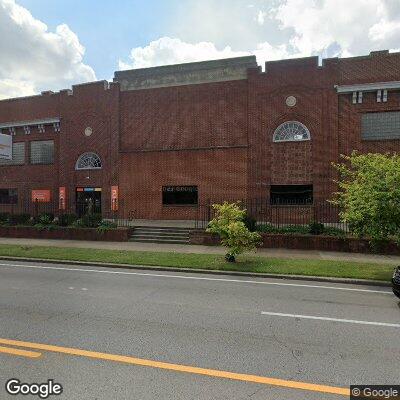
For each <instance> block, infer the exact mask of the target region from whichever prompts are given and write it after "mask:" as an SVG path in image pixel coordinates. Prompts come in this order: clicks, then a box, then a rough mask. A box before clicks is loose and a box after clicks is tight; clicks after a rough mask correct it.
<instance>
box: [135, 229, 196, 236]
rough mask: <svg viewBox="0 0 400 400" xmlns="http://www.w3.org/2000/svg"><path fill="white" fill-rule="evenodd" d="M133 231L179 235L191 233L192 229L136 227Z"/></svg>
mask: <svg viewBox="0 0 400 400" xmlns="http://www.w3.org/2000/svg"><path fill="white" fill-rule="evenodd" d="M133 232H140V233H154V234H156V235H157V234H163V233H167V234H169V233H175V234H177V235H189V233H190V231H183V230H174V229H142V228H135V229H134V230H133Z"/></svg>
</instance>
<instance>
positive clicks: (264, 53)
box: [119, 37, 293, 69]
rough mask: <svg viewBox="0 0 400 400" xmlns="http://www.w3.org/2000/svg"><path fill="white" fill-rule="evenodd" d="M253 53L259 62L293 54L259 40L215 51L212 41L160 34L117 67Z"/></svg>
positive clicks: (281, 46) (133, 51)
mask: <svg viewBox="0 0 400 400" xmlns="http://www.w3.org/2000/svg"><path fill="white" fill-rule="evenodd" d="M252 54H253V55H255V56H256V57H257V60H258V62H259V64H260V65H263V64H264V63H265V61H266V60H270V61H271V60H280V59H283V58H289V57H293V53H290V52H289V51H288V49H287V47H286V46H285V45H280V46H272V45H271V44H269V43H268V42H264V43H259V44H258V45H257V46H256V48H255V49H254V50H251V51H234V50H232V49H231V48H230V47H229V46H227V47H225V48H223V49H221V50H218V49H217V48H216V46H215V45H214V44H213V43H210V42H199V43H194V44H193V43H187V42H183V41H182V40H180V39H176V38H170V37H163V38H160V39H158V40H155V41H153V42H150V44H149V45H148V46H145V47H136V48H134V49H132V51H131V54H130V57H129V58H130V60H131V62H130V63H126V62H125V61H119V68H120V69H130V68H147V67H155V66H158V65H170V64H180V63H185V62H194V61H206V60H217V59H222V58H229V57H241V56H248V55H252Z"/></svg>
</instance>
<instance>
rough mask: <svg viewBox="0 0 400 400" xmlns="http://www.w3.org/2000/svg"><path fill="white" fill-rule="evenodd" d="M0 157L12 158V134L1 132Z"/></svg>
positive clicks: (4, 158)
mask: <svg viewBox="0 0 400 400" xmlns="http://www.w3.org/2000/svg"><path fill="white" fill-rule="evenodd" d="M0 159H3V160H12V136H11V135H3V134H2V133H0Z"/></svg>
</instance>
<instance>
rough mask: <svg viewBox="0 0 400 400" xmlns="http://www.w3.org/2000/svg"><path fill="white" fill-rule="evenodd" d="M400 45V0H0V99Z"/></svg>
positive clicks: (351, 54)
mask: <svg viewBox="0 0 400 400" xmlns="http://www.w3.org/2000/svg"><path fill="white" fill-rule="evenodd" d="M380 49H388V50H390V51H399V50H400V0H352V1H348V0H181V1H177V0H164V1H161V0H147V1H138V0H114V1H106V0H97V1H94V0H0V54H1V55H2V58H1V60H0V99H1V98H7V97H17V96H26V95H33V94H36V93H40V92H41V91H42V90H60V89H64V88H69V87H71V85H73V84H76V83H82V82H87V81H92V80H96V79H112V77H113V73H114V71H115V70H117V69H129V68H145V67H151V66H156V65H166V64H176V63H182V62H192V61H201V60H211V59H218V58H227V57H237V56H243V55H250V54H254V55H255V56H256V57H257V60H258V62H259V64H260V65H261V66H262V65H263V64H264V63H265V61H268V60H277V59H286V58H295V57H306V56H311V55H316V56H319V57H321V58H326V57H337V56H339V57H350V56H357V55H365V54H369V52H370V51H372V50H380Z"/></svg>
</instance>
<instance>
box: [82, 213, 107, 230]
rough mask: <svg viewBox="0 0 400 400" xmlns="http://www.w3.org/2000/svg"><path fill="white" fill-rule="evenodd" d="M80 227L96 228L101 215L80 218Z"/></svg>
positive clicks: (88, 215)
mask: <svg viewBox="0 0 400 400" xmlns="http://www.w3.org/2000/svg"><path fill="white" fill-rule="evenodd" d="M81 221H82V226H84V227H86V228H97V227H98V226H99V225H100V223H101V221H102V216H101V214H87V215H84V216H83V217H82V218H81Z"/></svg>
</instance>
